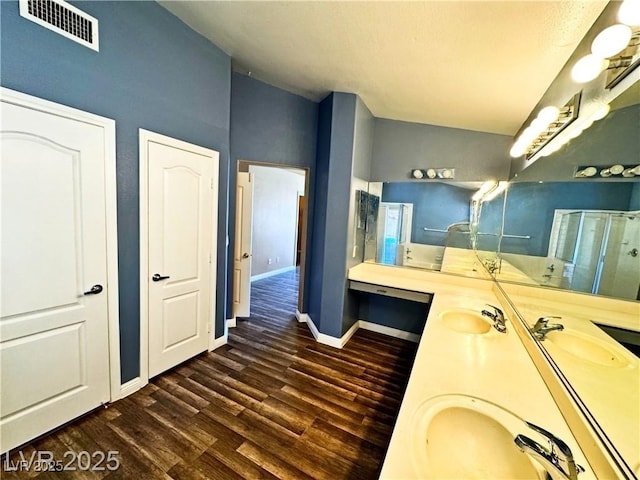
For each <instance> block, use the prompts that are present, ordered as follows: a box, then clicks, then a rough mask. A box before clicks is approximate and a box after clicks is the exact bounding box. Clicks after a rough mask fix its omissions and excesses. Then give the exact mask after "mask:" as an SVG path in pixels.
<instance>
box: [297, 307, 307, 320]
mask: <svg viewBox="0 0 640 480" xmlns="http://www.w3.org/2000/svg"><path fill="white" fill-rule="evenodd" d="M296 319H297V320H298V322H299V323H307V322H308V321H309V315H307V314H306V313H300V310H298V309H297V308H296Z"/></svg>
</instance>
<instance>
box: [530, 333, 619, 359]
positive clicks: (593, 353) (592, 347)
mask: <svg viewBox="0 0 640 480" xmlns="http://www.w3.org/2000/svg"><path fill="white" fill-rule="evenodd" d="M549 343H551V344H552V345H553V346H556V347H558V349H560V350H562V351H563V352H565V353H568V354H569V355H571V356H573V357H576V358H579V359H580V360H586V361H588V362H591V363H596V364H598V365H604V366H606V367H613V368H623V367H626V366H627V365H629V359H628V358H627V356H626V355H625V354H624V352H623V351H622V347H620V348H616V346H615V345H609V344H608V343H607V342H605V341H603V340H601V339H599V338H596V337H593V336H591V335H588V334H584V333H582V332H579V331H576V330H570V329H566V328H565V329H564V330H560V331H558V330H554V331H552V332H549V333H547V335H546V337H545V339H544V340H543V342H542V344H543V345H544V346H545V347H546V346H548V345H549ZM552 353H553V352H552Z"/></svg>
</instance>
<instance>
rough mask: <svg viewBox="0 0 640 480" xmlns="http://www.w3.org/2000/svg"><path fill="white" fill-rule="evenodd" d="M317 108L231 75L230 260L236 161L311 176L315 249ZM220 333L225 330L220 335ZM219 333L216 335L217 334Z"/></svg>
mask: <svg viewBox="0 0 640 480" xmlns="http://www.w3.org/2000/svg"><path fill="white" fill-rule="evenodd" d="M317 131H318V104H317V103H316V102H313V101H311V100H307V99H306V98H303V97H301V96H299V95H294V94H293V93H289V92H286V91H284V90H281V89H279V88H276V87H273V86H271V85H267V84H266V83H263V82H260V81H258V80H255V79H253V78H250V77H248V76H246V75H241V74H239V73H235V72H234V73H233V76H232V82H231V137H230V138H231V158H232V161H231V167H230V170H229V185H230V189H231V192H232V195H230V198H229V258H233V248H234V245H235V208H236V200H235V194H234V192H235V185H236V178H237V171H238V167H237V162H238V161H239V160H247V161H257V162H261V163H273V164H280V165H290V166H293V167H299V168H306V169H308V174H309V175H310V179H309V185H310V192H309V198H308V199H307V208H308V223H307V241H308V242H309V243H307V245H308V248H309V247H310V246H311V238H312V227H313V222H312V216H313V206H314V188H313V180H314V175H315V163H316V135H317ZM309 264H310V256H309V255H308V256H307V268H306V278H305V288H304V291H305V295H304V298H303V311H306V306H307V303H308V293H307V292H308V291H309V271H310V267H309ZM227 274H228V278H227V289H228V291H229V295H228V297H227V317H228V318H231V317H232V316H233V295H232V293H233V292H232V288H233V269H229V271H228V272H227ZM220 333H222V332H220ZM216 334H218V332H217V331H216Z"/></svg>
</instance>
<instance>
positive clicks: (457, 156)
mask: <svg viewBox="0 0 640 480" xmlns="http://www.w3.org/2000/svg"><path fill="white" fill-rule="evenodd" d="M375 123H376V128H375V139H374V144H373V158H372V161H371V181H373V182H403V181H406V180H408V179H409V178H410V177H409V172H410V171H411V169H413V168H429V167H432V168H438V167H453V168H455V169H456V180H457V181H464V182H467V181H470V182H478V181H484V180H489V179H494V180H506V179H507V178H508V176H509V163H510V162H509V148H510V144H511V142H512V141H513V139H512V138H511V137H510V136H508V135H498V134H495V133H487V132H474V131H471V130H463V129H460V128H448V127H440V126H437V125H425V124H421V123H412V122H401V121H398V120H387V119H384V118H377V119H376V122H375Z"/></svg>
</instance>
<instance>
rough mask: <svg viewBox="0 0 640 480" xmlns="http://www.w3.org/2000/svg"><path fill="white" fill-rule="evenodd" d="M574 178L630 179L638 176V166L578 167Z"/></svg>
mask: <svg viewBox="0 0 640 480" xmlns="http://www.w3.org/2000/svg"><path fill="white" fill-rule="evenodd" d="M573 176H574V178H584V179H603V178H620V177H625V178H630V177H635V176H640V165H636V166H634V165H620V164H615V165H611V166H610V167H595V166H580V167H578V168H576V172H575V173H574V174H573Z"/></svg>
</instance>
